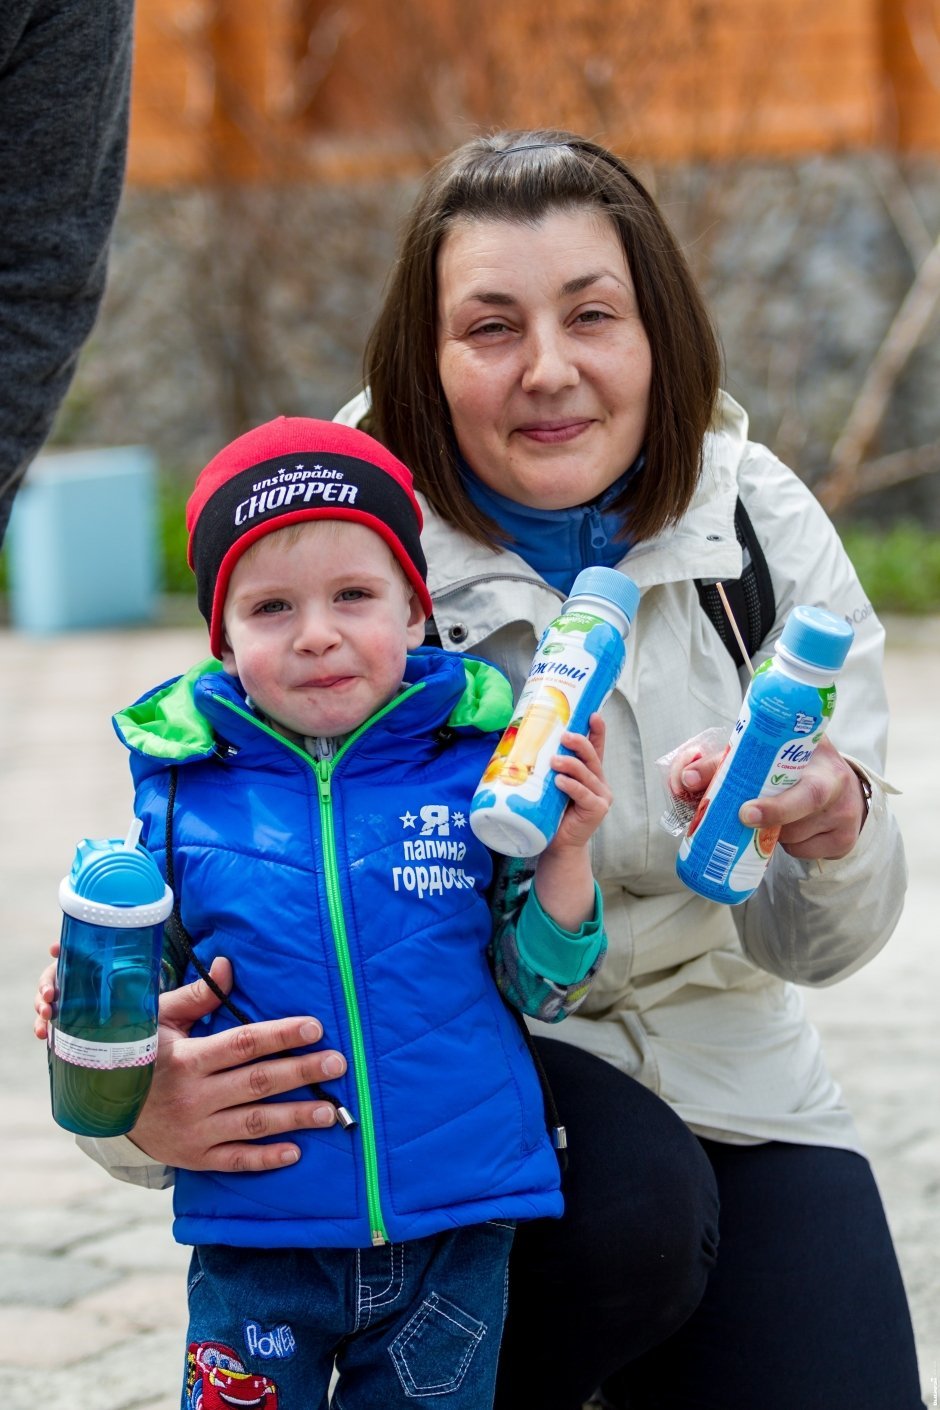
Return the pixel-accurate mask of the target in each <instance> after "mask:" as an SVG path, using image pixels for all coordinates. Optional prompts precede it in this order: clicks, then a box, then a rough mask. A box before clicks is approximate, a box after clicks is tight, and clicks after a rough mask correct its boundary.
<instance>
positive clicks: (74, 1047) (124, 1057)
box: [52, 1028, 157, 1072]
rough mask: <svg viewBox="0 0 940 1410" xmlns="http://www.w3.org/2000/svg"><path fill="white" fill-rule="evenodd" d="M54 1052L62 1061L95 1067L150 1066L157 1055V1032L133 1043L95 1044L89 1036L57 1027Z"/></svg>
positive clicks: (53, 1045)
mask: <svg viewBox="0 0 940 1410" xmlns="http://www.w3.org/2000/svg"><path fill="white" fill-rule="evenodd" d="M52 1051H53V1052H54V1053H55V1056H56V1057H57V1058H59V1059H60V1060H61V1061H62V1062H68V1063H71V1064H72V1066H73V1067H93V1068H96V1069H97V1070H98V1071H101V1072H104V1071H107V1072H110V1071H112V1070H113V1069H114V1068H117V1067H147V1066H149V1064H150V1063H152V1062H155V1061H156V1058H157V1035H156V1033H154V1034H153V1035H152V1037H150V1038H140V1039H138V1040H137V1041H135V1042H132V1043H95V1042H92V1041H91V1040H89V1039H88V1038H74V1037H72V1036H71V1034H69V1033H63V1032H61V1030H60V1029H58V1028H57V1029H55V1031H54V1033H53V1038H52Z"/></svg>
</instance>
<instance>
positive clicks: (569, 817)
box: [546, 713, 613, 852]
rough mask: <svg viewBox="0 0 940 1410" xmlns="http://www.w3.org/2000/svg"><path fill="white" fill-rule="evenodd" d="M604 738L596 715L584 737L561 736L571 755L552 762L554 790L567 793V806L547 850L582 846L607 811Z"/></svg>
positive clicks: (609, 795) (557, 756) (608, 793)
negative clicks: (554, 776)
mask: <svg viewBox="0 0 940 1410" xmlns="http://www.w3.org/2000/svg"><path fill="white" fill-rule="evenodd" d="M605 738H606V729H605V725H604V721H603V720H602V719H601V717H600V715H598V714H597V713H595V714H593V715H592V716H591V718H590V720H589V721H588V733H587V735H583V734H570V733H567V732H566V733H565V734H563V735H562V737H561V742H562V744H563V745H564V746H565V748H566V749H570V750H571V753H570V754H555V755H553V756H552V761H551V763H552V768H553V769H554V770H555V773H556V775H557V777H556V780H555V784H556V787H557V788H560V789H561V791H562V793H565V794H567V796H568V799H569V803H568V806H567V808H566V809H565V811H564V813H563V814H562V819H561V823H560V824H559V827H558V831H557V832H556V833H555V836H554V837H553V838H552V841H551V842H550V844H549V846H548V848H547V849H546V851H549V852H561V851H564V850H565V849H566V848H570V847H585V846H586V845H587V843H588V842H589V841H590V839H591V838H592V837H593V835H594V833H595V832H596V831H597V829H598V828H599V827H600V825H601V823H602V822H603V821H604V819H605V817H606V816H607V814H608V812H609V811H610V805H611V802H612V801H613V794H612V793H611V790H610V786H609V785H608V783H607V780H606V778H605V777H604V768H603V763H604V740H605Z"/></svg>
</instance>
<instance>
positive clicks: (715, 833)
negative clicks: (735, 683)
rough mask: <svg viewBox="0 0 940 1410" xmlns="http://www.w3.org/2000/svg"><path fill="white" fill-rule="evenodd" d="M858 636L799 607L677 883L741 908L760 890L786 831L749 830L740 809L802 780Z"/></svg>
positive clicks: (724, 765)
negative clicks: (837, 679) (846, 660)
mask: <svg viewBox="0 0 940 1410" xmlns="http://www.w3.org/2000/svg"><path fill="white" fill-rule="evenodd" d="M853 636H854V632H853V630H852V628H851V627H850V626H849V624H848V623H847V622H845V621H844V620H843V619H842V618H841V617H836V616H834V615H833V614H832V613H831V612H826V611H824V610H823V609H822V608H820V607H794V609H793V611H792V612H791V613H790V615H789V617H788V618H787V621H786V624H785V625H784V628H783V631H782V633H781V635H780V639H779V641H778V642H777V647H776V650H775V652H774V655H773V657H772V658H771V659H770V660H768V661H765V662H764V663H763V664H762V665H761V666H759V667H758V668H757V670H756V672H755V673H754V679H753V680H752V681H751V684H750V686H749V688H748V692H747V694H746V695H745V697H744V703H743V705H742V706H741V713H740V715H739V716H738V720H737V723H736V724H735V726H734V729H733V731H732V734H731V739H730V742H729V744H728V747H727V748H726V750H725V753H724V755H723V757H722V761H721V764H720V766H719V768H718V770H717V772H716V773H715V775H714V777H713V778H712V781H711V783H710V784H709V785H708V788H707V789H706V791H705V793H704V795H703V797H702V799H701V801H700V802H699V805H698V807H697V808H696V810H695V815H694V817H693V818H692V821H691V822H690V823H689V827H688V830H687V832H686V835H685V837H684V838H683V840H682V843H681V845H680V847H679V856H678V859H677V861H676V872H677V874H678V876H679V879H680V880H681V881H683V882H684V883H685V885H686V886H688V887H689V888H690V890H692V891H697V892H698V894H699V895H700V896H707V897H708V899H709V900H710V901H723V902H725V903H726V904H727V905H731V906H734V905H737V904H738V903H739V902H741V901H746V900H747V898H748V897H749V896H751V895H753V893H754V892H755V891H756V889H757V887H758V886H759V885H760V882H761V879H762V877H763V875H764V872H765V871H766V869H767V864H768V862H769V861H770V858H771V856H772V855H773V850H774V847H775V846H776V842H777V837H778V834H779V831H780V829H779V828H752V827H745V825H744V824H743V823H742V822H740V821H739V819H738V812H739V810H740V808H741V805H742V804H743V803H745V802H747V800H748V799H750V798H757V797H762V798H770V797H773V796H774V795H775V794H778V793H782V792H783V791H784V789H786V788H792V787H793V785H794V784H795V783H798V782H799V780H800V777H801V775H802V773H803V770H804V769H805V768H806V765H807V764H808V763H809V761H810V759H811V758H812V757H813V754H814V752H815V749H816V746H817V744H818V743H819V741H820V740H821V739H822V737H823V735H824V734H825V732H826V729H827V727H828V724H829V721H830V719H831V718H832V712H833V710H834V709H835V703H836V688H835V684H834V682H835V677H836V675H837V673H838V671H839V670H840V668H841V667H842V664H843V662H844V661H845V658H846V655H847V654H848V650H849V647H850V646H851V644H852V638H853Z"/></svg>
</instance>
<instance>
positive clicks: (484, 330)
mask: <svg viewBox="0 0 940 1410" xmlns="http://www.w3.org/2000/svg"><path fill="white" fill-rule="evenodd" d="M507 327H508V324H506V323H503V322H501V321H500V320H499V319H496V318H493V319H490V321H489V323H480V324H479V325H478V326H477V327H476V328H471V329H470V337H471V338H480V337H484V338H485V337H489V336H492V335H493V334H499V333H505V332H506V329H507Z"/></svg>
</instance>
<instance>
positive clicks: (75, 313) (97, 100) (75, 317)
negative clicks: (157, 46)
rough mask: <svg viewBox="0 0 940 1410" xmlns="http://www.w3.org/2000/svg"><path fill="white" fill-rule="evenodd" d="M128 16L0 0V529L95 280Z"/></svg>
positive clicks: (115, 143) (108, 2)
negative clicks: (0, 249)
mask: <svg viewBox="0 0 940 1410" xmlns="http://www.w3.org/2000/svg"><path fill="white" fill-rule="evenodd" d="M132 22H133V2H132V0H95V3H94V4H90V5H89V4H76V3H74V0H4V3H3V5H2V6H0V222H2V229H3V242H4V248H3V258H2V260H0V367H2V368H3V390H2V396H0V541H2V539H3V532H4V529H5V528H6V523H7V520H8V518H9V514H10V509H11V507H12V503H13V496H14V493H15V491H16V488H17V485H18V484H19V481H20V479H21V477H22V475H23V474H24V472H25V470H26V467H27V465H28V463H29V461H30V460H31V459H32V457H33V456H34V455H35V453H36V451H37V450H38V449H39V447H40V446H41V444H42V442H43V441H44V440H45V438H46V436H47V434H48V432H49V427H50V425H51V423H52V418H53V416H54V414H55V411H56V408H57V407H58V405H59V402H60V401H61V399H62V397H63V396H64V394H65V391H66V388H67V387H68V384H69V382H70V381H71V378H72V374H73V372H74V370H75V364H76V360H77V358H78V353H79V349H80V348H81V346H82V343H83V342H84V340H85V338H86V337H87V336H88V333H89V330H90V329H91V326H92V324H93V322H94V319H95V315H96V313H97V311H98V305H99V303H100V301H101V296H102V293H103V291H104V285H105V267H106V262H107V250H108V242H109V237H110V234H111V225H112V222H113V220H114V215H115V212H116V210H117V206H118V199H119V197H120V194H121V185H122V181H123V177H124V160H125V153H126V149H127V128H128V102H129V94H130V77H131V38H132Z"/></svg>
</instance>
